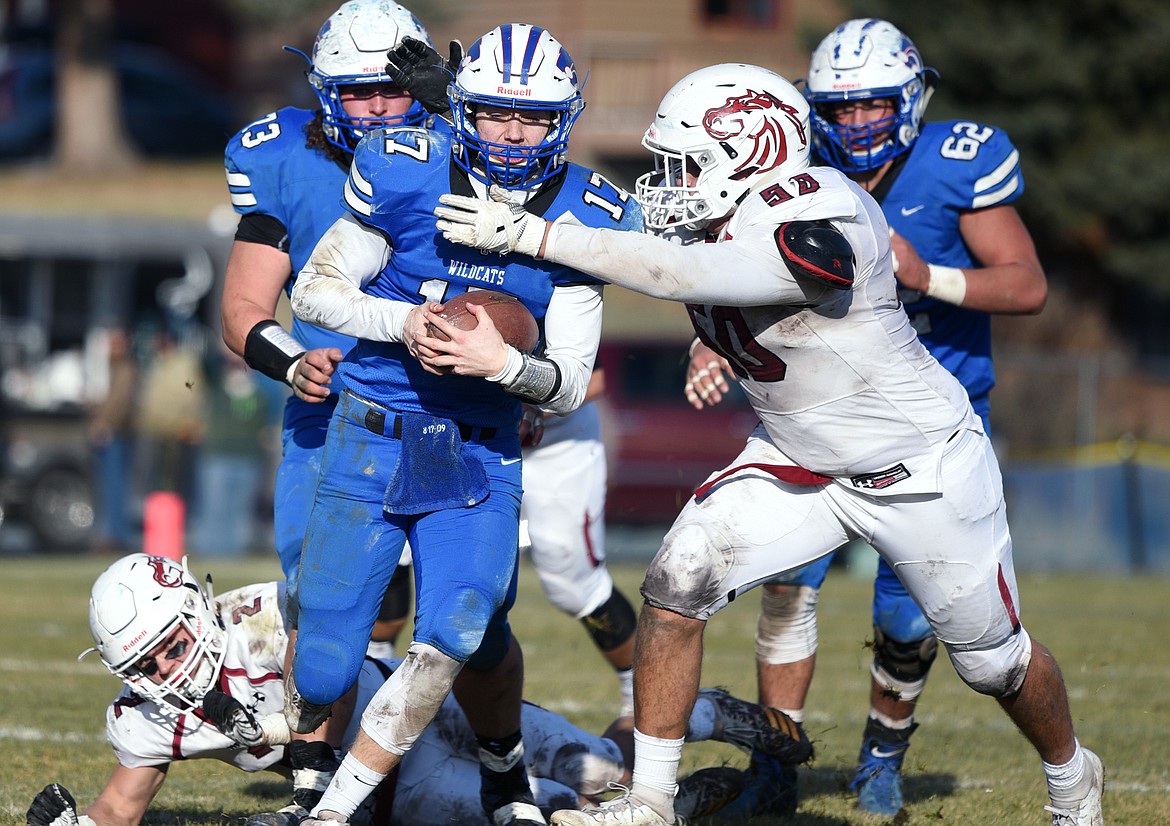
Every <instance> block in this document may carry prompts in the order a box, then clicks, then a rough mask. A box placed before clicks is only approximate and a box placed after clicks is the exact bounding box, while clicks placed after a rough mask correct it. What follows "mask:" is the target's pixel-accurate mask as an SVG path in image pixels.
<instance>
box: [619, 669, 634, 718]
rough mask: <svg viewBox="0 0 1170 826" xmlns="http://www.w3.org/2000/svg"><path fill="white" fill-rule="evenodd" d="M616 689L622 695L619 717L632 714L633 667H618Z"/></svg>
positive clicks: (631, 715)
mask: <svg viewBox="0 0 1170 826" xmlns="http://www.w3.org/2000/svg"><path fill="white" fill-rule="evenodd" d="M617 677H618V690H619V691H620V693H621V697H622V708H621V712H620V713H619V714H618V716H619V717H633V716H634V669H632V668H622V669H618V672H617Z"/></svg>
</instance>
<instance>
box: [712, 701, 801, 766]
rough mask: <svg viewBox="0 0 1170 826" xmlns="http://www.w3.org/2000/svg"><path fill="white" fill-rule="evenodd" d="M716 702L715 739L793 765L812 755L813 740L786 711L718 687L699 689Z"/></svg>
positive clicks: (713, 737) (714, 703) (713, 702)
mask: <svg viewBox="0 0 1170 826" xmlns="http://www.w3.org/2000/svg"><path fill="white" fill-rule="evenodd" d="M699 696H700V697H705V698H707V699H708V700H710V701H711V703H712V704H713V705H714V706H715V718H716V719H715V734H714V735H713V736H712V739H713V740H718V741H720V742H723V743H730V744H731V745H733V746H738V747H739V748H741V749H743V750H744V751H746V752H749V753H750V752H753V751H758V752H762V753H763V754H766V755H768V756H769V757H776V758H778V759H780V760H781V761H783V762H785V763H788V764H790V765H797V764H799V763H804V762H806V761H807V760H809V759H810V758H811V757H812V756H813V747H812V743H810V742H809V739H808V737H807V736H806V735H805V733H804V729H803V728H802V727H801V725H800V724H799V723H797V722H795V721H794V720H793V719H792V718H791V717H789V716H788V715H787V714H785V713H784V712H782V711H780V710H778V709H774V708H768V707H767V706H761V705H758V704H757V703H749V702H748V701H747V700H741V699H739V698H738V697H733V696H731V695H730V694H728V693H727V692H726V691H723V690H722V689H718V688H704V689H701V690H700V691H699Z"/></svg>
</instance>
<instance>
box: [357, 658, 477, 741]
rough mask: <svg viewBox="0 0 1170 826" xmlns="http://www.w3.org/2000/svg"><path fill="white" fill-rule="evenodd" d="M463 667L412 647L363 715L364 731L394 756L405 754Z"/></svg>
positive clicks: (434, 713) (451, 659)
mask: <svg viewBox="0 0 1170 826" xmlns="http://www.w3.org/2000/svg"><path fill="white" fill-rule="evenodd" d="M461 668H463V663H462V662H460V661H459V660H456V659H453V658H452V657H449V656H447V655H446V654H444V653H443V652H442V651H440V650H438V649H437V648H435V647H434V646H431V645H426V644H425V643H418V642H416V643H412V644H411V646H410V649H409V650H408V651H407V652H406V657H405V658H404V659H403V660H402V664H401V665H399V666H398V668H397V670H395V672H394V673H393V674H391V675H390V679H388V680H387V681H386V682H385V684H384V685H383V686H382V687H381V688H379V689H378V692H377V693H376V694H375V695H374V696H373V698H372V699H371V700H370V703H369V705H367V706H366V708H365V711H363V712H362V731H364V732H365V733H366V734H367V735H368V736H369V738H370V739H371V740H373V741H374V742H375V743H377V744H378V745H379V746H381V747H382V748H383V749H385V750H386V751H388V752H391V753H392V754H398V755H402V754H405V753H406V752H407V751H408V750H409V749H410V747H411V746H413V745H414V741H415V740H417V739H418V738H419V735H421V734H422V733H423V730H424V729H425V728H426V727H427V726H428V725H429V724H430V722H431V720H433V719H434V718H435V715H436V714H437V713H438V712H439V707H440V706H441V705H443V701H444V700H445V699H447V695H448V694H450V693H451V686H453V685H454V684H455V678H456V677H457V676H458V675H459V671H460V669H461Z"/></svg>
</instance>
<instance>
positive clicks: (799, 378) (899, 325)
mask: <svg viewBox="0 0 1170 826" xmlns="http://www.w3.org/2000/svg"><path fill="white" fill-rule="evenodd" d="M798 177H800V178H802V180H801V181H800V182H799V183H798V186H799V187H800V188H802V189H804V190H805V192H804V193H803V194H801V195H798V196H796V197H792V198H791V199H789V200H785V201H782V202H780V203H776V204H775V205H769V204H768V203H767V202H766V201H765V198H764V197H762V194H761V193H764V192H767V191H768V189H767V187H764V188H762V189H761V190H760V191H759V192H756V193H753V194H752V195H750V196H749V197H748V198H747V199H746V200H745V201H744V203H743V204H742V205H741V206H740V208H739V209H738V210H737V211H736V212H735V214H734V215H733V216H732V218H731V220H730V221H729V222H728V224H727V226H726V227H725V229H724V231H723V239H721V243H728V242H730V243H732V244H744V245H752V246H755V247H756V249H757V256H756V257H755V258H754V259H753V260H756V261H759V260H760V258H759V254H760V253H762V252H766V254H767V255H768V256H769V257H771V258H772V259H773V260H774V262H775V264H774V266H775V270H776V274H777V276H778V277H781V278H789V279H792V278H794V276H793V275H792V274H791V273H789V271H788V268H787V266H786V264H785V263H784V259H783V256H782V254H781V253H780V251H779V250H778V247H777V241H776V236H777V234H778V232H779V230H778V228H779V226H780V225H781V224H783V223H786V222H788V221H793V220H808V221H815V220H818V219H828V220H830V221H832V223H833V226H835V227H836V228H837V229H839V230H840V231H841V232H842V233H843V234H844V235H845V238H846V240H848V241H849V245H850V246H851V247H852V248H853V253H854V281H853V286H852V288H851V289H846V290H841V291H834V292H833V293H831V294H830V298H829V300H827V301H825V302H823V303H819V304H817V305H815V306H812V307H802V306H783V305H770V306H762V307H713V306H710V305H707V306H704V307H699V308H693V309H692V313H691V317H692V319H693V320H694V322H695V325H696V326H697V327H701V328H702V329H703V332H704V333H705V334H706V335H708V336H710V337H711V338H712V339H713V340H714V341H716V342H718V343H720V344H721V346H723V345H724V343H725V342H729V343H730V344H731V347H732V348H733V352H734V353H735V354H736V355H737V357H738V359H739V361H740V363H741V364H743V365H744V366H745V367H746V368H747V370H748V372H749V373H750V375H748V376H741V377H740V379H741V383H742V385H743V389H744V391H745V392H746V394H747V396H748V398H749V399H750V400H751V403H752V406H753V407H754V408H755V410H756V412H757V413H758V414H759V416H760V420H761V422H762V423H763V425H764V427H765V428H766V430H767V432H768V435H769V436H770V437H771V439H772V441H773V442H775V444H776V446H777V447H779V448H780V450H781V451H783V452H784V454H785V455H787V456H788V457H789V458H791V459H792V460H793V462H794V463H795V464H797V465H799V466H801V467H803V468H807V469H809V470H813V471H816V472H817V473H822V474H824V475H826V476H833V477H836V478H838V479H840V480H841V481H847V480H856V481H855V482H854V485H855V486H857V487H865V488H867V489H869V490H871V491H872V492H874V493H880V492H882V491H883V490H886V491H889V492H890V493H897V494H903V493H913V492H926V491H936V490H937V489H938V488H937V478H936V477H937V466H938V460H939V456H940V452H941V449H942V446H943V444H945V442H946V440H947V439H948V438H950V436H951V435H952V434H954V433H955V431H956V430H959V429H960V428H964V427H968V428H970V429H973V430H977V429H981V428H980V425H979V423H978V420H977V417H975V416H974V415H973V413H972V411H971V406H970V404H969V403H968V400H967V394H966V392H965V391H964V390H963V388H962V386H961V385H960V384H959V383H958V381H957V380H955V378H954V377H953V376H951V374H950V373H948V372H947V371H946V370H945V369H944V368H943V367H942V366H941V365H939V363H938V362H937V361H935V359H934V357H933V356H931V355H930V353H929V352H927V350H926V347H925V346H923V345H922V343H921V342H920V341H919V340H918V337H917V335H916V334H915V332H914V330H913V329H912V328H911V326H910V319H909V317H908V316H907V315H906V312H905V309H904V308H903V306H902V304H901V302H900V301H899V300H898V297H897V282H896V281H895V279H894V273H893V268H892V266H891V261H890V245H889V229H888V227H887V225H886V222H885V219H884V218H883V216H882V212H881V209H880V208H879V206H878V204H877V202H875V201H874V200H873V199H872V198H870V197H869V196H868V195H866V194H865V193H864V192H863V191H862V190H861V189H860V188H859V187H857V186H856V184H854V183H852V182H851V181H849V180H848V179H847V178H846V177H845V176H844V175H842V174H841V173H840V172H838V171H837V170H835V169H829V168H827V167H813V168H811V169H809V170H808V171H807V172H806V173H802V174H801V175H800V176H798ZM810 182H811V183H810ZM813 187H815V189H813ZM789 188H793V189H795V188H794V187H792V185H791V184H790V185H789ZM808 190H812V191H808ZM724 239H727V240H724ZM731 277H734V276H731ZM777 376H778V377H779V378H778V379H777ZM757 377H759V378H757ZM899 465H901V466H903V467H904V469H905V474H902V473H901V472H899V471H895V468H897V467H898V466H899ZM893 475H901V476H903V478H901V479H893V478H892V476H893ZM871 477H873V479H876V480H877V483H876V484H870V485H867V484H866V482H867V480H869V479H871ZM887 478H890V481H891V482H892V483H891V484H889V485H888V486H886V485H885V484H882V483H881V482H882V481H883V480H885V479H887Z"/></svg>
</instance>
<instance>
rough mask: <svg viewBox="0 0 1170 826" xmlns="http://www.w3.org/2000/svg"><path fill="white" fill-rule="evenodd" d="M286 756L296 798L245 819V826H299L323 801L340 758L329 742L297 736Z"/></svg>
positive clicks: (288, 748) (289, 746)
mask: <svg viewBox="0 0 1170 826" xmlns="http://www.w3.org/2000/svg"><path fill="white" fill-rule="evenodd" d="M285 756H286V757H287V759H288V763H289V766H290V767H291V768H292V773H293V798H292V801H291V802H290V803H289V804H288V805H287V806H285V807H284V808H281V809H277V810H276V811H275V812H261V813H260V814H255V815H252V816H251V817H249V818H248V819H247V820H246V821H244V826H298V824H300V822H301V821H302V820H304V819H305V818H307V817H308V816H309V812H311V811H312V810H313V807H314V806H316V805H317V804H318V803H319V802H320V801H321V796H322V795H323V794H325V789H326V788H327V787H328V786H329V781H330V780H332V779H333V775H334V773H336V771H337V767H338V765H339V761H338V760H337V755H336V754H335V753H334V752H333V747H332V746H330V745H329V744H328V743H319V742H306V741H303V740H293V741H292V742H291V743H289V744H288V746H287V748H286V751H285Z"/></svg>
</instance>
